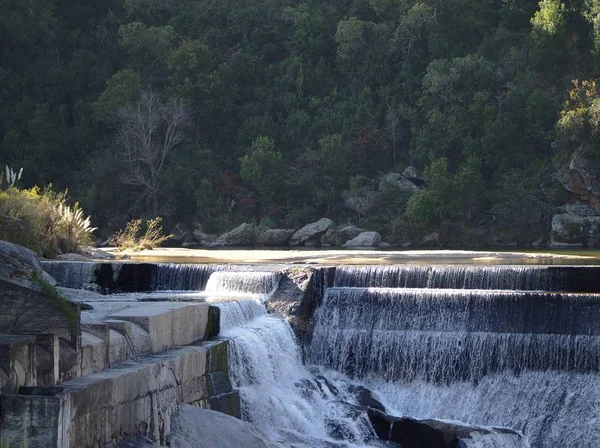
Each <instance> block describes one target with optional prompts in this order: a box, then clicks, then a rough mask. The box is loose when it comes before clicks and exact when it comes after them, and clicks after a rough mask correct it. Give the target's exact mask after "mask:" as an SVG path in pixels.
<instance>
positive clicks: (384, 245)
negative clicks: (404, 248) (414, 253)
mask: <svg viewBox="0 0 600 448" xmlns="http://www.w3.org/2000/svg"><path fill="white" fill-rule="evenodd" d="M409 245H410V243H409ZM377 247H381V248H382V249H387V248H388V247H392V245H391V244H390V243H386V242H385V241H381V242H380V243H379V244H378V245H377Z"/></svg>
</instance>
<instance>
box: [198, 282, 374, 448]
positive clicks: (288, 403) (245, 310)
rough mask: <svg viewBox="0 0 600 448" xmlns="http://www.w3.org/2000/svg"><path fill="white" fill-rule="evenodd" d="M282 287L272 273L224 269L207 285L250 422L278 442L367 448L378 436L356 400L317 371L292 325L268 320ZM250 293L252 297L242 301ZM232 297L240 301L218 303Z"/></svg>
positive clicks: (234, 383) (272, 319) (236, 384)
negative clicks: (267, 301)
mask: <svg viewBox="0 0 600 448" xmlns="http://www.w3.org/2000/svg"><path fill="white" fill-rule="evenodd" d="M277 282H278V278H277V276H276V275H275V274H273V273H270V272H243V273H221V272H218V273H214V274H213V275H212V276H211V277H210V279H209V281H208V284H207V294H208V296H209V299H208V300H210V301H213V300H214V302H213V303H214V305H216V306H218V307H219V308H220V309H221V336H222V337H227V338H230V339H231V340H230V345H229V363H230V376H231V380H232V383H233V385H234V387H236V388H237V389H238V390H239V392H240V395H241V399H242V410H243V416H244V418H245V419H247V420H249V421H251V422H252V423H253V424H255V425H256V426H257V427H259V428H261V429H262V430H263V431H265V433H267V434H268V435H269V436H270V437H271V438H272V439H273V440H277V441H281V440H283V441H297V442H298V441H301V442H303V443H310V446H313V447H319V446H328V447H331V446H363V445H364V444H365V442H366V441H367V440H371V439H373V438H374V432H373V429H372V428H371V426H370V424H369V422H368V420H367V418H366V416H365V415H359V414H357V413H356V412H355V411H354V410H353V409H352V406H351V405H350V404H349V403H345V402H344V401H348V402H349V401H351V400H352V399H353V397H351V396H350V395H349V394H347V393H345V392H344V391H341V390H338V389H337V388H336V387H335V386H333V385H331V384H330V383H329V382H327V380H325V379H324V378H318V377H317V376H315V375H314V374H312V373H311V372H309V371H308V370H307V369H306V368H305V367H304V365H303V364H302V358H301V353H300V347H299V346H298V344H297V342H296V340H295V336H294V334H293V332H292V329H291V328H290V326H289V324H288V323H287V322H286V321H285V320H284V319H282V318H279V317H271V316H267V315H266V309H265V306H264V304H263V303H262V300H263V299H264V298H265V296H268V294H269V293H271V292H272V291H273V289H274V288H275V287H276V285H277ZM244 292H246V293H247V294H248V296H247V297H239V296H240V293H244ZM231 293H233V294H235V296H237V297H238V299H236V300H228V301H218V300H219V299H218V297H219V296H222V295H227V294H231ZM210 297H217V298H215V299H211V298H210ZM336 439H337V441H336ZM340 440H343V441H344V442H340ZM349 442H354V443H356V444H358V445H349Z"/></svg>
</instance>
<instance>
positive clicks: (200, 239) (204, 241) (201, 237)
mask: <svg viewBox="0 0 600 448" xmlns="http://www.w3.org/2000/svg"><path fill="white" fill-rule="evenodd" d="M194 237H195V242H196V243H198V244H199V245H200V246H210V245H211V244H212V243H214V242H215V241H217V236H216V235H212V234H210V233H204V231H203V230H202V229H195V230H194Z"/></svg>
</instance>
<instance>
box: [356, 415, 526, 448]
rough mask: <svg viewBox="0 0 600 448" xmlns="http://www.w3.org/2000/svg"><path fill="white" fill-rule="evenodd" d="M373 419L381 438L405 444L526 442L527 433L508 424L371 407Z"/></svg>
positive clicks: (445, 446) (448, 446)
mask: <svg viewBox="0 0 600 448" xmlns="http://www.w3.org/2000/svg"><path fill="white" fill-rule="evenodd" d="M367 415H368V417H369V421H370V422H371V425H372V426H373V429H374V430H375V433H376V434H377V436H378V437H379V438H380V439H383V440H388V441H391V442H395V443H398V444H400V446H402V448H423V447H427V448H456V447H459V446H470V444H467V443H468V442H469V441H473V440H477V441H478V442H479V443H478V445H477V446H524V436H522V435H521V434H519V433H518V432H516V431H513V430H512V429H508V428H491V427H485V428H482V427H477V426H469V425H463V424H460V423H448V422H442V421H439V420H416V419H413V418H408V417H394V416H390V415H387V414H386V413H385V412H382V411H380V410H378V409H374V408H369V409H368V411H367Z"/></svg>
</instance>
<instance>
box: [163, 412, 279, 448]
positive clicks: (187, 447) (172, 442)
mask: <svg viewBox="0 0 600 448" xmlns="http://www.w3.org/2000/svg"><path fill="white" fill-rule="evenodd" d="M169 446H171V447H177V448H215V447H219V448H240V447H244V448H277V447H281V445H278V444H274V443H271V442H269V441H268V440H267V438H266V436H265V435H264V434H263V433H262V432H260V431H259V430H258V429H257V428H255V427H254V426H252V424H250V423H248V422H244V421H242V420H238V419H237V418H234V417H230V416H229V415H225V414H222V413H220V412H215V411H210V410H207V409H199V408H197V407H195V406H190V405H183V406H180V407H179V412H178V414H177V416H176V417H175V418H174V422H173V428H172V435H171V436H170V437H169Z"/></svg>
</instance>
